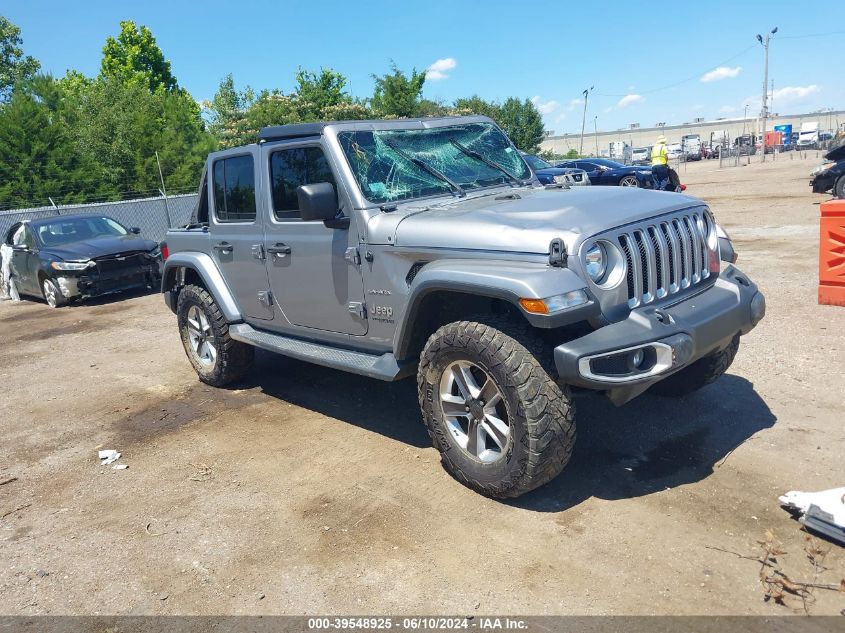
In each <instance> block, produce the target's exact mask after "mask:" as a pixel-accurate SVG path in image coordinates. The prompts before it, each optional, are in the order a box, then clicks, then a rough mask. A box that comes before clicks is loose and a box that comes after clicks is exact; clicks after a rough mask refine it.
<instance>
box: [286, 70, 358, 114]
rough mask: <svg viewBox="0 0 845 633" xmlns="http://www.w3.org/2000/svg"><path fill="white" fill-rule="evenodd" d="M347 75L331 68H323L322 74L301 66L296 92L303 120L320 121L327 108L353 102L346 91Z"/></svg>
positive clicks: (297, 76)
mask: <svg viewBox="0 0 845 633" xmlns="http://www.w3.org/2000/svg"><path fill="white" fill-rule="evenodd" d="M345 86H346V77H344V76H343V75H342V74H340V73H339V72H336V71H334V70H331V69H326V68H322V69H320V74H319V75H318V74H316V73H314V72H311V71H308V70H302V69H301V68H300V69H299V71H298V72H297V73H296V91H295V92H294V94H295V96H296V100H297V103H298V109H299V118H300V120H302V121H320V120H322V119H323V112H324V111H325V110H326V109H327V108H331V107H333V106H337V105H340V104H344V103H351V102H352V98H351V97H350V96H349V95H348V94H346V93H345V92H344V90H343V89H344V87H345Z"/></svg>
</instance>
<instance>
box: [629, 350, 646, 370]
mask: <svg viewBox="0 0 845 633" xmlns="http://www.w3.org/2000/svg"><path fill="white" fill-rule="evenodd" d="M643 360H645V352H643V350H642V349H638V350H637V351H636V352H633V353H632V354H631V357H630V362H631V369H632V370H633V369H639V367H640V365H642V364H643Z"/></svg>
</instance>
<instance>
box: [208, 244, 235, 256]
mask: <svg viewBox="0 0 845 633" xmlns="http://www.w3.org/2000/svg"><path fill="white" fill-rule="evenodd" d="M211 248H213V249H214V250H215V251H220V252H221V253H231V252H232V245H231V244H229V242H219V243H217V244H215V245H214V246H212V247H211Z"/></svg>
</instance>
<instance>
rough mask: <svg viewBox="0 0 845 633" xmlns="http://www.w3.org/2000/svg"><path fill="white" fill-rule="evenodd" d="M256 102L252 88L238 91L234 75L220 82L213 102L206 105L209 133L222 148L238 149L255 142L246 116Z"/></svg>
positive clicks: (230, 74)
mask: <svg viewBox="0 0 845 633" xmlns="http://www.w3.org/2000/svg"><path fill="white" fill-rule="evenodd" d="M262 94H263V93H262ZM254 101H255V93H254V92H253V90H252V88H250V87H249V86H247V87H246V88H245V89H244V90H238V89H237V88H236V87H235V80H234V79H233V78H232V73H229V74H228V75H226V76H225V77H223V79H221V80H220V85H219V86H218V87H217V92H215V93H214V97H213V98H212V99H211V102H210V103H208V102H206V103H205V104H204V105H205V109H206V112H207V113H208V118H209V126H208V128H209V131H210V132H211V133H212V134H213V135H214V137H215V138H216V139H217V140H218V142H219V143H220V146H221V147H222V148H227V147H236V146H238V145H243V144H244V143H245V142H246V143H250V142H252V141H253V140H255V139H254V138H252V136H251V131H250V125H249V124H248V122H247V115H246V113H247V109H248V108H250V107H251V106H252V105H253V103H254ZM256 129H257V128H256Z"/></svg>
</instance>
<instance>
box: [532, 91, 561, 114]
mask: <svg viewBox="0 0 845 633" xmlns="http://www.w3.org/2000/svg"><path fill="white" fill-rule="evenodd" d="M531 103H533V104H534V105H535V106H536V107H537V110H538V111H539V112H540V114H551V113H552V112H554V111H555V110H557V109H558V108H559V107H560V104H559V103H558V102H557V101H555V100H554V99H552V100H550V101H543V100H542V99H541V98H540V95H536V96H534V97H531Z"/></svg>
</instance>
